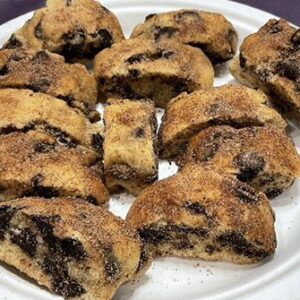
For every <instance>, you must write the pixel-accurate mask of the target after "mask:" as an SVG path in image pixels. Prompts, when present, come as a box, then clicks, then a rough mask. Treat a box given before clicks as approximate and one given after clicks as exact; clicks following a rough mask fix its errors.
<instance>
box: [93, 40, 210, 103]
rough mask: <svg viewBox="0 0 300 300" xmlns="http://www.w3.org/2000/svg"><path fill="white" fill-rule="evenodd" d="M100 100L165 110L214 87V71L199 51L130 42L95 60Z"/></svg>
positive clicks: (102, 53)
mask: <svg viewBox="0 0 300 300" xmlns="http://www.w3.org/2000/svg"><path fill="white" fill-rule="evenodd" d="M95 76H96V79H97V80H98V84H99V90H100V96H102V98H103V99H104V100H105V99H107V98H109V97H113V98H125V99H126V98H127V99H152V100H153V101H154V102H155V104H156V106H159V107H163V108H164V107H166V105H167V103H168V102H169V101H170V99H171V98H173V97H175V96H177V95H178V94H180V93H182V92H192V91H194V90H197V89H206V88H211V87H212V86H213V80H214V70H213V67H212V64H211V63H210V61H209V59H208V58H207V57H206V56H205V55H204V53H203V52H202V51H201V50H200V49H196V48H193V47H191V46H186V45H183V44H180V43H174V42H170V41H169V42H166V41H162V42H155V41H151V40H145V39H129V40H126V41H123V42H120V43H116V44H114V45H113V46H112V47H111V48H110V49H106V50H104V51H102V52H101V53H99V54H98V55H97V56H96V58H95Z"/></svg>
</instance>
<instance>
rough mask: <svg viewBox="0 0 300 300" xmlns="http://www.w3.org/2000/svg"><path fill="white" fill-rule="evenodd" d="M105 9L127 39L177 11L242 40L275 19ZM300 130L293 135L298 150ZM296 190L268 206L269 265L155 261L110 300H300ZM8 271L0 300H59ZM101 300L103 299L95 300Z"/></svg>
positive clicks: (236, 7) (144, 6)
mask: <svg viewBox="0 0 300 300" xmlns="http://www.w3.org/2000/svg"><path fill="white" fill-rule="evenodd" d="M102 2H103V4H104V5H105V6H107V7H108V8H109V9H111V10H112V11H113V12H115V13H116V14H117V16H118V17H119V18H120V21H121V24H122V26H123V29H124V32H125V34H126V35H127V36H128V35H129V34H130V32H131V30H132V28H133V27H134V26H135V25H136V24H138V23H140V22H142V21H143V20H144V17H145V16H146V15H148V14H150V13H154V12H163V11H168V10H175V9H179V8H198V9H203V10H208V11H216V12H220V13H223V14H224V15H225V16H226V17H228V18H229V20H230V21H231V22H232V23H233V25H234V26H235V28H236V29H237V30H238V32H239V40H240V42H241V41H242V40H243V38H244V37H245V36H246V35H248V34H250V33H253V32H255V31H257V30H258V28H259V27H261V26H262V25H263V24H264V23H265V22H266V21H267V20H268V19H270V18H272V17H274V16H272V15H270V14H268V13H265V12H262V11H259V10H257V9H254V8H251V7H248V6H245V5H241V4H238V3H235V2H230V1H225V0H209V1H208V0H164V1H161V0H127V1H122V0H105V1H102ZM30 16H31V13H29V14H26V15H24V16H21V17H19V18H17V19H14V20H12V21H10V22H8V23H6V24H4V25H2V26H0V44H1V42H3V41H4V40H6V39H7V38H8V37H9V36H10V34H11V33H12V32H13V31H15V30H16V29H17V28H19V27H20V26H22V24H23V23H24V22H25V21H26V20H27V19H28V18H29V17H30ZM229 82H234V80H233V78H232V77H231V76H230V75H229V74H228V70H227V68H221V69H220V70H219V72H218V75H217V78H216V81H215V85H221V84H224V83H229ZM299 133H300V131H299V129H296V128H293V130H292V131H291V134H292V136H293V138H294V141H295V143H296V145H297V148H298V150H299V149H300V137H299ZM160 167H161V170H160V178H162V177H166V176H168V175H170V174H171V173H174V172H175V171H176V168H175V167H174V166H169V165H168V163H162V164H160ZM299 189H300V185H299V182H298V181H297V182H296V183H295V184H294V185H293V187H292V188H291V189H290V190H289V191H287V192H286V193H284V194H283V195H281V196H280V197H278V198H277V199H276V200H273V201H272V206H273V208H274V210H275V212H276V232H277V239H278V247H277V250H276V254H275V256H274V257H273V258H272V259H269V260H267V261H265V262H264V263H262V264H260V265H256V266H246V267H245V266H237V265H233V264H229V263H210V262H204V261H196V260H185V259H177V258H165V259H158V260H156V261H155V263H154V264H153V266H152V268H151V269H150V270H149V271H148V272H147V274H146V275H145V276H144V277H143V278H142V279H141V280H140V281H139V282H136V283H128V284H126V285H124V286H123V287H122V288H121V289H120V290H119V291H118V293H117V295H116V296H115V298H114V300H200V299H206V300H217V299H221V300H225V299H230V300H231V299H232V300H233V299H241V300H243V299H247V300H251V299H255V300H260V299H264V300H265V298H266V297H267V298H268V300H271V299H272V300H273V299H274V300H275V299H280V300H297V299H300V286H299V283H300V269H299V266H300V203H299V195H300V193H299V191H298V190H299ZM133 200H134V199H133V198H132V197H129V196H127V195H120V196H118V197H115V198H114V199H112V200H111V202H110V209H111V211H113V212H114V213H115V214H117V215H119V216H122V217H124V216H125V215H126V212H127V210H128V208H129V207H130V205H131V203H132V202H133ZM19 275H20V274H18V273H17V272H16V271H14V270H12V269H10V268H9V267H7V266H4V265H1V266H0V300H4V299H6V300H7V299H9V300H15V299H18V300H29V299H30V300H41V299H43V300H48V299H49V300H50V299H61V298H60V297H55V296H52V295H51V294H50V293H48V292H47V291H45V290H43V289H40V288H39V287H37V286H36V285H35V284H34V283H32V282H29V281H28V280H25V279H24V278H22V277H20V276H19ZM99 300H101V299H99Z"/></svg>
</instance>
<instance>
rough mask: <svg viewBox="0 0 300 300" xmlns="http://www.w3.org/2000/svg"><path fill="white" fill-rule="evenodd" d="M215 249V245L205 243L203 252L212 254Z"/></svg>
mask: <svg viewBox="0 0 300 300" xmlns="http://www.w3.org/2000/svg"><path fill="white" fill-rule="evenodd" d="M215 251H216V247H215V246H212V245H207V246H206V247H205V252H206V253H208V254H209V255H212V254H213V253H214V252H215Z"/></svg>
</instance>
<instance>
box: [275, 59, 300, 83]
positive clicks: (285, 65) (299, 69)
mask: <svg viewBox="0 0 300 300" xmlns="http://www.w3.org/2000/svg"><path fill="white" fill-rule="evenodd" d="M276 70H277V72H278V74H279V75H280V76H283V77H286V78H288V79H290V80H296V79H297V78H299V77H300V66H299V65H298V63H297V61H294V60H289V61H286V62H280V63H279V64H278V65H277V67H276Z"/></svg>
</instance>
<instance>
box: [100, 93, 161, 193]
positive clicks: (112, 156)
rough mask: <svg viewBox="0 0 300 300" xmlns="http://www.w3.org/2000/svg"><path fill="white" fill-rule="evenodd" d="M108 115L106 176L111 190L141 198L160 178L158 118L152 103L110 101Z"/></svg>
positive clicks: (105, 121) (105, 120)
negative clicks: (156, 135) (143, 192)
mask: <svg viewBox="0 0 300 300" xmlns="http://www.w3.org/2000/svg"><path fill="white" fill-rule="evenodd" d="M108 104H109V105H108V106H107V107H106V110H105V113H104V123H105V139H104V144H103V150H104V174H105V184H106V186H107V188H108V189H109V190H110V191H113V192H114V191H118V190H119V189H120V187H123V188H125V189H126V190H127V191H129V192H130V193H132V194H134V195H137V194H139V193H140V192H141V191H142V190H143V189H144V188H146V187H147V186H149V185H150V184H151V183H153V182H154V181H155V180H156V179H157V177H158V159H157V155H156V137H155V133H156V127H157V124H156V116H155V108H154V104H153V102H151V101H143V102H142V101H131V100H125V99H124V100H121V99H119V100H117V99H110V100H109V102H108Z"/></svg>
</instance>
